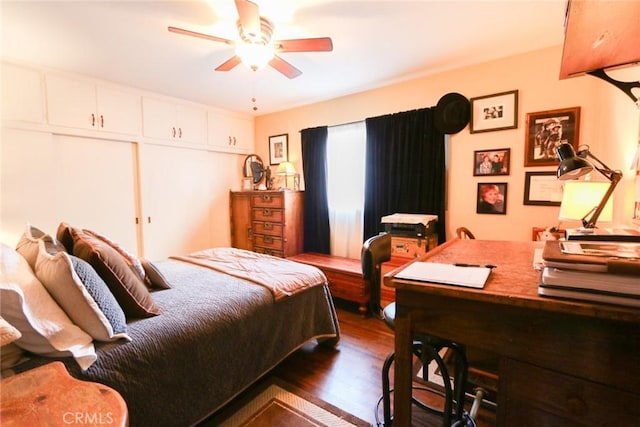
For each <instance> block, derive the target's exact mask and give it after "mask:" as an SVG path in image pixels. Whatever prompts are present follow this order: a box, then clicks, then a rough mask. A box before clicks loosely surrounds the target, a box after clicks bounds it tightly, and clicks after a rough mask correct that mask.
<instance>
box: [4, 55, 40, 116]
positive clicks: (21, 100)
mask: <svg viewBox="0 0 640 427" xmlns="http://www.w3.org/2000/svg"><path fill="white" fill-rule="evenodd" d="M1 80H2V120H3V121H5V122H8V121H21V122H29V123H42V122H43V121H44V102H43V99H44V98H43V96H42V75H41V74H40V72H38V71H35V70H31V69H28V68H24V67H19V66H16V65H10V64H2V79H1Z"/></svg>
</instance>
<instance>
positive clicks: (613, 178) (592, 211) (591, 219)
mask: <svg viewBox="0 0 640 427" xmlns="http://www.w3.org/2000/svg"><path fill="white" fill-rule="evenodd" d="M556 151H557V153H558V158H559V159H560V166H558V172H557V176H558V179H559V180H563V181H564V180H570V179H577V178H579V177H581V176H582V175H585V174H587V173H589V172H591V171H592V170H594V169H595V170H597V171H598V172H600V174H601V175H603V176H604V177H605V178H607V180H608V181H609V183H608V188H606V190H605V191H604V195H602V197H601V198H600V201H599V203H597V204H595V205H592V206H591V207H590V208H588V209H589V210H588V211H587V212H586V213H585V215H584V216H583V217H582V218H581V219H582V226H583V228H584V229H587V230H588V229H593V228H595V227H596V222H597V221H598V219H599V218H600V216H601V215H602V214H603V211H604V210H605V207H606V206H607V202H608V201H609V199H610V197H611V195H612V194H613V190H615V188H616V185H618V182H620V179H622V172H620V171H618V170H615V171H614V170H612V169H611V168H610V167H608V166H607V165H605V164H604V163H603V162H602V161H601V160H600V159H598V158H597V157H596V156H594V155H593V154H592V153H591V151H589V146H587V145H585V146H581V147H580V149H579V150H578V153H576V152H575V150H574V149H573V147H572V146H571V144H568V143H566V142H565V143H563V144H561V145H560V146H559V147H558V148H557V150H556ZM587 157H590V158H591V159H593V160H594V161H595V162H597V163H596V164H593V163H591V162H589V161H587V160H586V158H587ZM585 184H599V183H595V182H593V183H591V182H589V183H587V182H581V183H580V185H585ZM602 184H604V185H605V186H606V185H607V183H606V182H604V183H602ZM572 187H573V186H569V190H570V191H572V190H571V188H572ZM591 188H593V189H594V190H595V188H596V187H594V186H591ZM566 191H567V189H566V186H565V192H566ZM565 195H566V194H565ZM566 197H567V207H566V208H565V212H567V211H568V209H569V204H570V203H571V202H569V196H568V195H566ZM590 197H593V196H590ZM564 199H565V196H563V197H562V204H561V208H560V211H561V212H560V214H561V215H562V214H563V211H562V205H564V204H565V200H564ZM572 199H573V200H576V199H575V198H574V197H572ZM595 201H597V198H596V200H595ZM595 201H593V202H595ZM593 202H592V203H593ZM610 205H611V204H610V203H609V206H610ZM608 209H610V212H611V213H607V215H608V216H611V217H613V209H611V208H608ZM567 215H568V214H567ZM589 215H591V216H589Z"/></svg>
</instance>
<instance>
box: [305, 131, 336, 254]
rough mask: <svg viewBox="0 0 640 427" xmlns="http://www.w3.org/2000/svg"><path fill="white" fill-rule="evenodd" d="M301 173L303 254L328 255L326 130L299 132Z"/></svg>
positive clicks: (329, 244)
mask: <svg viewBox="0 0 640 427" xmlns="http://www.w3.org/2000/svg"><path fill="white" fill-rule="evenodd" d="M301 134H302V135H301V136H302V170H303V171H304V172H303V173H304V185H305V192H304V251H305V252H319V253H322V254H329V253H331V241H330V234H329V233H330V231H329V202H328V199H327V135H328V127H327V126H321V127H317V128H312V129H304V130H302V131H301Z"/></svg>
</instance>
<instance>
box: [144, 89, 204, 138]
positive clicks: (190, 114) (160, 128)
mask: <svg viewBox="0 0 640 427" xmlns="http://www.w3.org/2000/svg"><path fill="white" fill-rule="evenodd" d="M142 116H143V135H144V136H145V137H147V138H154V139H162V140H169V141H175V142H183V143H190V144H202V145H206V143H207V110H206V109H205V108H203V107H198V106H194V105H189V104H179V103H176V102H172V101H165V100H161V99H157V98H151V97H146V96H145V97H143V99H142Z"/></svg>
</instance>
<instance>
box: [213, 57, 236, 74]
mask: <svg viewBox="0 0 640 427" xmlns="http://www.w3.org/2000/svg"><path fill="white" fill-rule="evenodd" d="M241 62H242V60H241V59H240V57H239V56H238V55H234V56H232V57H231V58H229V59H228V60H227V61H225V62H223V63H222V64H220V65H218V67H217V68H216V71H229V70H231V69H232V68H233V67H235V66H236V65H238V64H239V63H241Z"/></svg>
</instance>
